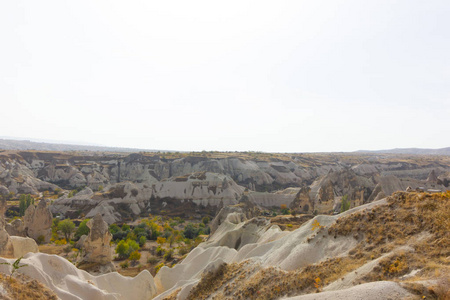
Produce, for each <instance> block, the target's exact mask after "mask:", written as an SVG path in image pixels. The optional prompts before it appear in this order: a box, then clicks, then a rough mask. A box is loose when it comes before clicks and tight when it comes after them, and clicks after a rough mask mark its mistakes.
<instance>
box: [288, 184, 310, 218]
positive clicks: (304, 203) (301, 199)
mask: <svg viewBox="0 0 450 300" xmlns="http://www.w3.org/2000/svg"><path fill="white" fill-rule="evenodd" d="M310 192H311V188H309V187H302V188H301V189H300V191H298V193H297V195H296V196H295V199H294V201H293V202H292V203H291V204H290V205H289V207H290V209H291V210H294V211H295V212H296V213H304V214H307V213H312V212H313V211H314V203H313V202H312V201H311V198H310V195H309V193H310Z"/></svg>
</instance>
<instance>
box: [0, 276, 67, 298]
mask: <svg viewBox="0 0 450 300" xmlns="http://www.w3.org/2000/svg"><path fill="white" fill-rule="evenodd" d="M0 285H2V286H3V288H4V289H5V290H6V291H7V295H8V297H9V299H21V300H37V299H48V300H56V299H58V297H57V296H56V295H55V294H54V293H53V291H51V290H49V289H48V288H47V287H45V286H44V285H42V284H41V283H39V282H38V281H37V280H30V279H29V278H26V277H25V276H24V275H18V276H16V277H12V278H11V279H10V278H9V276H8V277H7V276H5V275H3V274H1V273H0ZM0 298H1V299H8V298H6V297H5V298H3V297H2V296H1V295H0Z"/></svg>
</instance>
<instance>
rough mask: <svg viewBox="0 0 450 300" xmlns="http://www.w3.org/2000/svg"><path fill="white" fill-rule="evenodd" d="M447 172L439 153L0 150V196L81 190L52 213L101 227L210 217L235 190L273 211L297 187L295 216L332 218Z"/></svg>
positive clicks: (449, 162) (427, 184)
mask: <svg viewBox="0 0 450 300" xmlns="http://www.w3.org/2000/svg"><path fill="white" fill-rule="evenodd" d="M169 157H170V158H169ZM201 174H206V177H207V178H206V179H201V178H202V175H201ZM430 174H434V175H432V176H431V177H430V178H429V179H430V180H428V181H426V179H427V177H428V175H430ZM446 174H447V175H446ZM448 174H450V158H448V157H445V156H435V157H431V156H408V155H393V154H382V155H381V154H345V153H344V154H342V153H341V154H339V153H331V154H252V153H236V154H231V153H209V154H206V153H196V154H195V153H194V154H189V155H186V154H178V155H174V154H170V155H164V154H161V155H160V154H155V153H153V154H150V153H147V154H144V153H133V154H129V155H128V154H116V153H85V154H83V155H75V154H70V153H64V152H36V151H4V152H0V193H3V194H5V193H6V194H8V193H10V192H12V193H38V192H39V191H43V190H50V191H52V190H55V189H56V188H58V186H59V187H60V188H64V189H74V188H77V187H84V186H86V187H87V188H86V189H85V194H83V193H78V195H76V196H75V197H71V198H69V197H68V192H67V191H63V192H62V193H63V194H65V195H64V196H62V197H60V198H59V199H58V200H57V201H55V203H54V205H52V212H53V213H55V214H64V215H66V216H69V217H71V218H76V217H79V214H80V212H82V213H84V214H85V215H88V216H89V217H94V216H95V215H96V214H97V213H100V214H101V215H102V216H103V218H104V219H105V221H106V222H108V223H113V222H120V221H128V220H132V219H134V218H136V217H137V216H139V215H148V213H157V214H159V213H162V214H167V213H168V212H173V215H171V216H180V217H198V216H199V215H202V214H203V215H214V214H215V213H216V212H217V211H216V210H217V209H216V208H217V207H219V205H220V203H223V204H224V205H226V204H230V203H236V202H237V200H238V199H239V198H240V197H241V196H242V193H243V190H244V189H245V188H247V189H248V190H249V195H248V196H249V198H250V199H251V200H252V201H253V202H254V203H256V204H258V205H261V206H263V207H280V205H282V204H285V205H287V206H290V204H291V203H292V202H293V201H294V199H295V198H296V195H297V193H298V189H299V188H300V187H306V186H308V187H309V188H310V189H311V191H310V193H309V194H310V195H309V198H310V201H311V205H309V204H306V203H305V204H304V205H302V208H301V209H299V210H300V212H302V209H305V207H306V206H308V207H307V208H308V212H311V209H312V208H311V207H314V210H313V212H314V211H317V212H318V213H332V212H333V211H339V207H340V204H341V199H342V197H343V196H345V195H347V197H348V199H349V200H350V203H351V207H354V206H357V205H360V204H363V203H368V202H370V201H373V200H375V199H380V198H382V197H384V196H388V195H390V194H391V193H392V192H393V191H396V190H404V189H405V188H406V187H407V186H411V188H413V189H416V188H417V187H423V188H425V189H433V190H444V189H445V185H447V186H448V185H449V182H450V179H449V178H450V177H448ZM436 177H437V178H436ZM394 178H395V179H394ZM292 189H297V191H296V192H295V193H294V192H293V190H292ZM99 190H101V192H97V191H99ZM94 191H95V192H94ZM58 192H59V191H58ZM302 197H303V198H302V199H303V200H302V201H303V202H304V201H307V199H306V195H303V196H302ZM297 201H298V200H297ZM299 206H300V204H299V205H298V207H297V209H298V208H299ZM183 213H186V214H187V215H184V216H183Z"/></svg>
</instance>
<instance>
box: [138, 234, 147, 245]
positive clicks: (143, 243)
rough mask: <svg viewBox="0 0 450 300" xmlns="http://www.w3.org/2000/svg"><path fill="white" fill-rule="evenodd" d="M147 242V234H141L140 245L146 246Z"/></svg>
mask: <svg viewBox="0 0 450 300" xmlns="http://www.w3.org/2000/svg"><path fill="white" fill-rule="evenodd" d="M146 242H147V238H146V237H145V236H141V237H140V238H139V246H141V247H142V246H144V245H145V243H146Z"/></svg>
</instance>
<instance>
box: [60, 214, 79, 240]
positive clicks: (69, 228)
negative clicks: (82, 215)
mask: <svg viewBox="0 0 450 300" xmlns="http://www.w3.org/2000/svg"><path fill="white" fill-rule="evenodd" d="M74 229H75V224H74V223H73V222H72V221H70V220H67V219H66V220H63V221H61V222H59V224H58V230H59V231H61V232H62V233H63V234H64V237H65V238H66V240H67V241H70V236H71V235H72V232H73V231H74Z"/></svg>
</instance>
